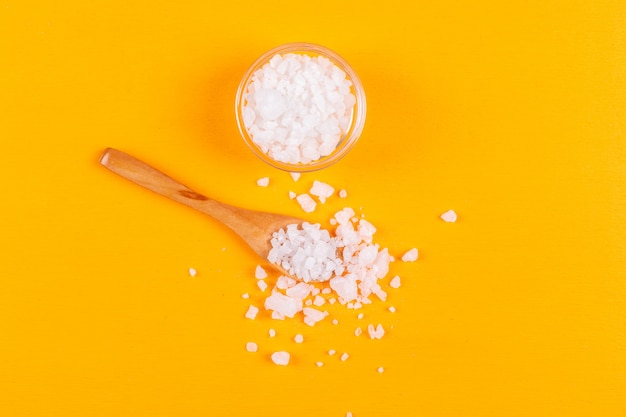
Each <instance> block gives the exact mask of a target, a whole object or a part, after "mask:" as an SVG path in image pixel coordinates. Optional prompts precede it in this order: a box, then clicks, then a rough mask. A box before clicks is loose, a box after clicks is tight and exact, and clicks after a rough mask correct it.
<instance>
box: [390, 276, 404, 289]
mask: <svg viewBox="0 0 626 417" xmlns="http://www.w3.org/2000/svg"><path fill="white" fill-rule="evenodd" d="M400 285H401V282H400V277H399V276H398V275H396V276H395V277H393V278H392V279H391V281H389V286H390V287H391V288H400Z"/></svg>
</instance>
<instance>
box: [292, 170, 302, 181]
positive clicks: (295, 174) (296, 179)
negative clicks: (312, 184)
mask: <svg viewBox="0 0 626 417" xmlns="http://www.w3.org/2000/svg"><path fill="white" fill-rule="evenodd" d="M289 175H291V178H292V179H293V180H294V181H298V180H299V179H300V173H299V172H290V173H289Z"/></svg>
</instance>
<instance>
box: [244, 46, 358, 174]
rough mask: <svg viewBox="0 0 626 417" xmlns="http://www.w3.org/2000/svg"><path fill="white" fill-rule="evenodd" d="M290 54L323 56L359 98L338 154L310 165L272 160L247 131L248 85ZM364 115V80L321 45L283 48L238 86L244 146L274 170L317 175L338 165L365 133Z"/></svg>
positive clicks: (257, 65)
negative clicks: (276, 57) (259, 72)
mask: <svg viewBox="0 0 626 417" xmlns="http://www.w3.org/2000/svg"><path fill="white" fill-rule="evenodd" d="M288 53H295V54H303V55H309V56H311V57H315V56H320V55H321V56H323V57H325V58H327V59H329V60H330V61H331V62H332V63H333V64H335V65H336V66H337V67H339V68H340V69H341V70H343V71H344V72H345V73H346V78H347V79H348V80H349V81H350V82H351V83H352V87H351V91H352V94H354V97H355V98H356V104H355V105H354V107H353V108H352V112H351V116H350V123H349V125H348V128H347V129H346V130H345V132H343V135H342V136H341V138H340V140H339V143H338V144H337V147H336V148H335V150H334V151H333V152H332V153H331V154H330V155H328V156H324V157H321V158H320V159H317V160H314V161H311V162H309V163H298V164H292V163H286V162H281V161H277V160H275V159H273V158H272V157H271V156H270V155H268V154H267V153H265V152H263V150H262V149H261V148H260V147H259V146H258V145H256V144H255V143H254V141H253V140H252V138H251V137H250V134H249V133H248V129H247V128H246V126H245V124H244V119H243V110H244V105H245V104H246V103H245V98H244V96H245V94H246V92H247V90H248V85H249V84H250V82H251V80H252V75H253V74H254V73H255V72H256V71H257V70H258V69H260V68H261V67H263V66H264V65H265V64H267V63H268V62H269V61H270V59H271V58H272V57H273V56H274V55H276V54H281V55H284V54H288ZM365 113H366V101H365V92H364V90H363V84H361V80H360V79H359V77H358V75H357V74H356V72H354V70H353V69H352V67H350V65H348V63H347V62H346V61H345V60H344V59H343V58H342V57H341V56H339V55H338V54H337V53H335V52H333V51H331V50H330V49H328V48H326V47H324V46H321V45H315V44H311V43H305V42H295V43H288V44H285V45H281V46H278V47H276V48H274V49H271V50H269V51H267V52H266V53H264V54H263V55H261V56H260V57H259V58H258V59H257V60H256V61H255V62H254V63H253V64H252V66H251V67H250V68H249V69H248V71H247V72H246V74H245V75H244V77H243V79H242V80H241V83H240V84H239V88H238V89H237V96H236V98H235V115H236V118H237V126H238V127H239V132H240V133H241V136H242V137H243V140H244V142H245V143H246V144H247V145H248V147H249V148H250V149H251V150H252V152H254V154H255V155H256V156H258V157H259V158H260V159H261V160H263V161H265V162H266V163H268V164H269V165H271V166H273V167H275V168H279V169H282V170H284V171H288V172H307V171H316V170H320V169H323V168H327V167H329V166H331V165H332V164H334V163H335V162H337V161H339V160H340V159H341V158H342V157H343V156H345V155H346V154H347V153H348V151H350V149H352V147H353V146H354V145H355V144H356V142H357V141H358V140H359V137H360V136H361V132H362V131H363V126H364V125H365Z"/></svg>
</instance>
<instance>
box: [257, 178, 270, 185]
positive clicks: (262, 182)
mask: <svg viewBox="0 0 626 417" xmlns="http://www.w3.org/2000/svg"><path fill="white" fill-rule="evenodd" d="M269 183H270V179H269V177H263V178H259V179H258V180H256V185H258V186H259V187H267V186H268V185H269Z"/></svg>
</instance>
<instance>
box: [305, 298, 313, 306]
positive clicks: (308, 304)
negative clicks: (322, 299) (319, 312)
mask: <svg viewBox="0 0 626 417" xmlns="http://www.w3.org/2000/svg"><path fill="white" fill-rule="evenodd" d="M304 305H305V306H312V305H313V300H311V299H310V298H309V299H308V300H306V301H305V302H304Z"/></svg>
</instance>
